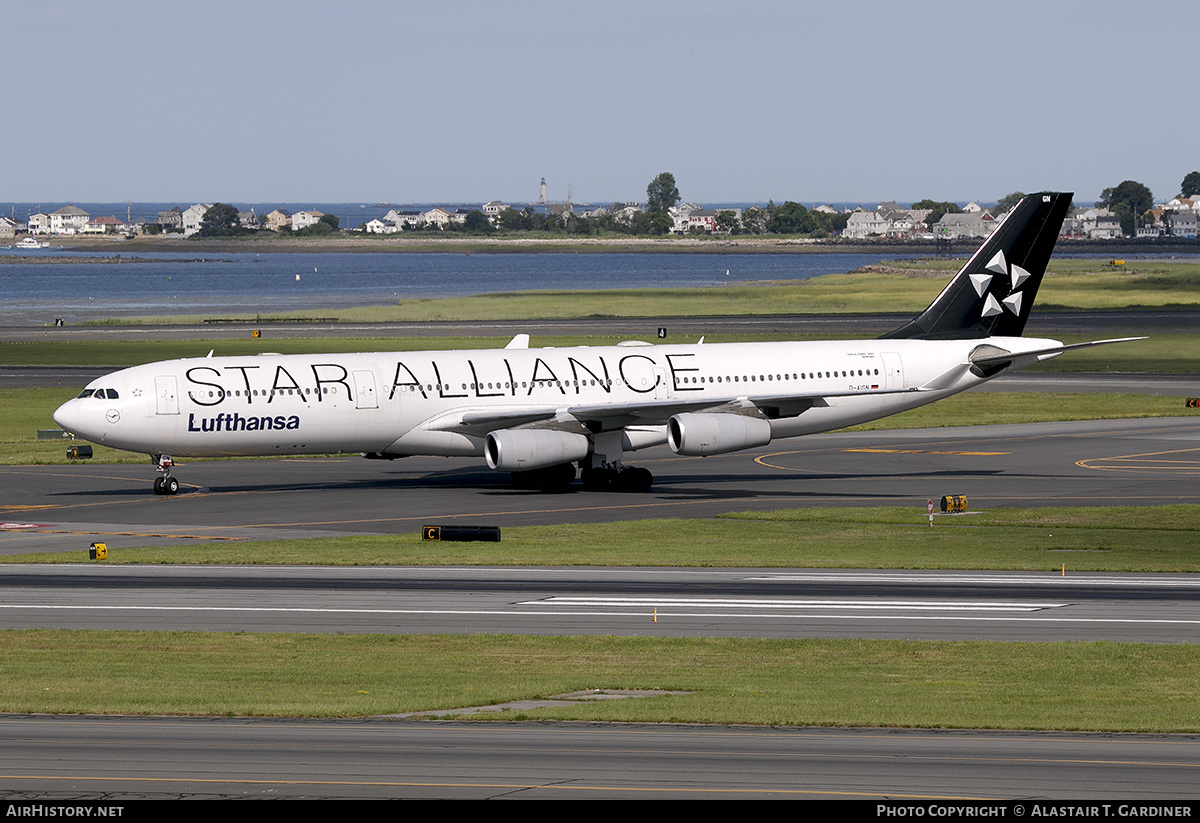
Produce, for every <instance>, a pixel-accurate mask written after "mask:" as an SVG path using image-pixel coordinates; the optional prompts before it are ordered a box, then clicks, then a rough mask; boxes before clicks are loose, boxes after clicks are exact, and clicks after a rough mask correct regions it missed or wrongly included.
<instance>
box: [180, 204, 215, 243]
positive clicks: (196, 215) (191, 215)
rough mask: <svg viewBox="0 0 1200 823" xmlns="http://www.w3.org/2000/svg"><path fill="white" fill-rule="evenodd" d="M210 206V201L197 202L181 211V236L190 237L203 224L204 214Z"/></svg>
mask: <svg viewBox="0 0 1200 823" xmlns="http://www.w3.org/2000/svg"><path fill="white" fill-rule="evenodd" d="M211 208H212V203H197V204H196V205H194V206H192V207H190V208H189V209H188V210H187V211H185V212H184V213H183V221H182V222H183V236H184V237H191V236H192V235H193V234H195V233H196V232H198V231H200V229H201V228H202V227H203V224H204V215H206V214H208V210H209V209H211Z"/></svg>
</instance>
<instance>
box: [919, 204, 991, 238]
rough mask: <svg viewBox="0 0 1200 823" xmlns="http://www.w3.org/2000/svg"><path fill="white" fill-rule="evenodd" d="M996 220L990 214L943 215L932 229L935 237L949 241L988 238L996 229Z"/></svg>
mask: <svg viewBox="0 0 1200 823" xmlns="http://www.w3.org/2000/svg"><path fill="white" fill-rule="evenodd" d="M995 224H996V220H995V218H993V217H992V215H991V214H990V213H989V212H986V211H980V212H974V213H968V212H955V213H948V214H943V215H942V218H941V219H940V220H938V221H937V222H936V223H934V224H933V225H932V226H931V227H930V228H931V230H932V231H933V234H934V236H935V237H940V238H945V239H947V240H958V239H962V238H979V237H987V236H988V235H989V234H991V233H992V229H993V228H995Z"/></svg>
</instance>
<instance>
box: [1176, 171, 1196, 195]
mask: <svg viewBox="0 0 1200 823" xmlns="http://www.w3.org/2000/svg"><path fill="white" fill-rule="evenodd" d="M1197 194H1200V171H1193V172H1190V173H1189V174H1188V176H1187V177H1185V178H1183V182H1182V183H1181V184H1180V185H1179V196H1180V197H1194V196H1195V195H1197Z"/></svg>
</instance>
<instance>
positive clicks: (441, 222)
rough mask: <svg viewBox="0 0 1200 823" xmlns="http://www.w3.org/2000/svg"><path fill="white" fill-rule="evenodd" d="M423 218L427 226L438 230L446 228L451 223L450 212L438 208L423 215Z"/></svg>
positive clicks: (435, 207)
mask: <svg viewBox="0 0 1200 823" xmlns="http://www.w3.org/2000/svg"><path fill="white" fill-rule="evenodd" d="M421 217H422V222H423V223H424V224H425V225H426V226H432V227H434V228H438V229H444V228H446V224H447V223H449V222H450V212H448V211H446V210H445V209H443V208H439V207H437V206H434V207H433V208H432V209H430V210H429V211H427V212H425V213H424V214H422V215H421Z"/></svg>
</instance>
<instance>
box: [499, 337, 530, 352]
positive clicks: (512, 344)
mask: <svg viewBox="0 0 1200 823" xmlns="http://www.w3.org/2000/svg"><path fill="white" fill-rule="evenodd" d="M504 348H506V349H527V348H529V335H527V334H518V335H516V336H515V337H513V339H512V340H509V341H508V345H507V346H505V347H504Z"/></svg>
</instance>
